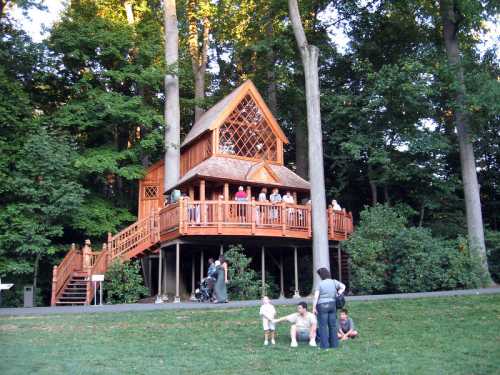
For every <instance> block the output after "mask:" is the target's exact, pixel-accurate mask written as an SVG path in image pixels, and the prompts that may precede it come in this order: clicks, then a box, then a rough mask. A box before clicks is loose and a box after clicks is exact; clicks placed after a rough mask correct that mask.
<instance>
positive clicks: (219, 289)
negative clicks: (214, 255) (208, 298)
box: [214, 255, 228, 303]
mask: <svg viewBox="0 0 500 375" xmlns="http://www.w3.org/2000/svg"><path fill="white" fill-rule="evenodd" d="M219 262H220V264H219V265H218V266H217V281H216V282H215V286H214V292H215V298H217V300H216V301H215V303H227V285H226V284H227V283H228V280H227V262H226V259H225V258H224V255H221V256H220V257H219Z"/></svg>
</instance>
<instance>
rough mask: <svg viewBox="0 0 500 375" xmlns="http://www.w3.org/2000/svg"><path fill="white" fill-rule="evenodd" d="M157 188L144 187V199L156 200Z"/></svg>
mask: <svg viewBox="0 0 500 375" xmlns="http://www.w3.org/2000/svg"><path fill="white" fill-rule="evenodd" d="M159 190H160V189H159V187H158V186H157V185H152V186H145V187H144V198H145V199H156V198H158V192H159Z"/></svg>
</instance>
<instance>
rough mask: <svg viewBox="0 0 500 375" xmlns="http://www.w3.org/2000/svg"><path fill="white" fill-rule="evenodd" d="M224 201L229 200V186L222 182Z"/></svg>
mask: <svg viewBox="0 0 500 375" xmlns="http://www.w3.org/2000/svg"><path fill="white" fill-rule="evenodd" d="M224 200H225V201H228V200H229V184H228V183H227V182H224Z"/></svg>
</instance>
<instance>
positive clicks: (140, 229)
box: [108, 210, 160, 261]
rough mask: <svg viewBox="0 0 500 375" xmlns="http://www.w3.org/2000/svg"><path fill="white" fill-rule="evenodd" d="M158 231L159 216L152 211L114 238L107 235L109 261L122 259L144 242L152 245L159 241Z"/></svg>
mask: <svg viewBox="0 0 500 375" xmlns="http://www.w3.org/2000/svg"><path fill="white" fill-rule="evenodd" d="M159 230H160V226H159V215H158V213H157V212H156V210H153V211H152V212H151V214H150V215H149V216H146V217H144V218H142V219H140V220H138V221H136V222H135V223H133V224H131V225H129V226H128V227H126V228H125V229H123V230H121V231H120V232H118V233H117V234H115V235H114V236H111V235H109V237H108V251H109V252H110V258H111V261H113V260H114V259H116V258H121V257H123V255H125V254H127V253H128V252H129V251H131V250H133V249H135V248H136V247H137V246H139V245H140V244H142V243H144V242H149V243H150V244H151V245H154V244H155V243H156V242H158V241H159V238H160V237H159Z"/></svg>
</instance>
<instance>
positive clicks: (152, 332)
mask: <svg viewBox="0 0 500 375" xmlns="http://www.w3.org/2000/svg"><path fill="white" fill-rule="evenodd" d="M293 309H294V308H293V306H288V307H282V306H278V307H277V310H278V315H279V316H282V315H283V314H286V313H290V312H291V311H292V310H293ZM349 309H350V311H351V316H352V317H353V319H354V322H355V323H356V325H357V327H358V329H359V331H360V337H359V338H358V339H356V340H353V341H348V342H343V343H341V347H340V348H339V349H338V350H328V351H321V350H320V349H316V348H310V347H308V346H307V345H302V346H299V347H298V348H290V347H289V339H288V335H287V332H288V329H289V324H288V323H281V324H279V325H278V339H277V345H276V346H275V347H263V346H262V343H263V338H262V328H261V322H260V320H259V319H258V308H257V307H255V308H245V309H226V310H206V311H200V310H196V311H187V310H182V311H168V312H167V311H165V312H159V311H155V312H144V313H102V314H85V315H60V316H45V317H15V318H0V374H2V375H10V374H50V375H52V374H72V375H73V374H120V375H122V374H163V375H174V374H202V373H203V374H219V375H220V374H245V375H246V374H270V373H272V374H500V296H499V295H493V296H473V297H450V298H431V299H418V300H392V301H390V300H389V301H378V302H356V303H355V302H352V303H349Z"/></svg>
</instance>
